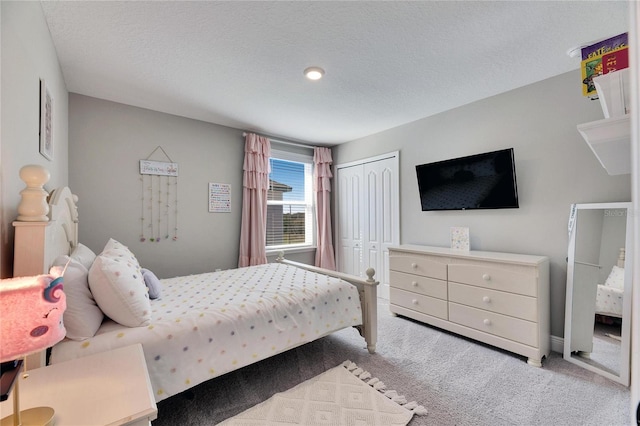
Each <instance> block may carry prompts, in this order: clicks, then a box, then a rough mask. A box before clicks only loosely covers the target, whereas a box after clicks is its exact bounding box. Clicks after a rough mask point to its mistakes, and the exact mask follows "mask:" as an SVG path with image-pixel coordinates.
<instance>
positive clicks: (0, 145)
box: [0, 1, 68, 278]
mask: <svg viewBox="0 0 640 426" xmlns="http://www.w3.org/2000/svg"><path fill="white" fill-rule="evenodd" d="M0 11H1V15H2V30H1V31H2V35H1V38H2V47H1V51H2V69H1V74H2V86H1V89H0V92H1V93H2V95H1V118H0V120H1V122H2V126H1V131H0V158H1V159H2V162H1V163H0V277H2V278H7V277H11V276H12V275H13V236H14V232H13V226H12V225H11V222H13V221H14V220H15V218H16V217H17V215H18V213H17V212H18V204H19V203H20V191H22V189H24V188H25V184H24V182H23V181H22V180H20V177H19V171H20V168H21V167H22V166H24V165H27V164H39V165H42V166H45V167H46V168H47V169H49V171H50V173H51V179H50V180H49V183H48V184H46V185H45V188H47V189H53V188H56V187H58V186H64V185H67V181H68V155H67V152H68V151H67V140H68V94H67V89H66V86H65V83H64V78H63V76H62V71H61V70H60V64H59V63H58V58H57V56H56V50H55V48H54V46H53V42H52V41H51V36H50V35H49V28H48V27H47V23H46V22H45V19H44V15H43V13H42V7H41V6H40V2H13V1H2V2H0ZM40 79H44V80H45V82H46V84H47V86H48V87H49V90H50V92H51V95H52V97H53V123H52V130H53V144H54V150H53V161H49V160H47V159H46V158H45V157H43V156H42V155H40V150H39V146H40V137H39V128H40V122H39V115H40V106H39V105H40V95H39V93H40Z"/></svg>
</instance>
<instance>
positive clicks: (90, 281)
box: [14, 187, 378, 401]
mask: <svg viewBox="0 0 640 426" xmlns="http://www.w3.org/2000/svg"><path fill="white" fill-rule="evenodd" d="M76 201H77V197H75V196H74V195H73V194H72V193H71V191H70V189H69V188H66V187H64V188H58V189H55V190H53V191H52V193H51V194H50V196H49V216H48V219H49V220H48V221H46V222H20V221H16V222H14V226H15V227H16V240H15V244H14V247H15V253H14V259H15V265H14V269H15V270H19V269H20V268H23V269H24V270H33V271H47V270H48V269H49V268H50V267H51V266H59V265H65V264H68V268H67V270H66V274H65V281H66V282H67V284H68V286H67V287H68V289H65V290H67V295H68V297H67V304H68V308H67V311H66V312H65V314H64V322H65V325H66V327H67V330H68V331H69V332H68V333H67V338H65V339H64V340H63V341H62V342H59V343H58V344H56V345H54V347H53V348H52V349H51V357H50V362H51V364H52V365H53V366H55V365H56V364H59V363H63V362H66V361H70V360H72V359H75V358H78V357H86V356H90V355H93V354H98V353H104V352H107V351H110V350H113V349H115V348H119V347H125V346H128V345H132V344H141V345H142V346H143V351H144V357H145V359H146V363H147V365H148V371H149V377H150V382H151V387H152V389H153V391H154V396H155V399H156V401H160V400H163V399H165V398H168V397H170V396H172V395H175V394H178V393H180V392H182V391H184V390H186V389H189V388H191V387H193V386H195V385H197V384H199V383H202V382H204V381H206V380H209V379H213V378H215V377H218V376H220V375H223V374H225V373H226V372H229V371H233V370H236V369H239V368H241V367H244V366H246V365H249V364H251V363H254V362H257V361H260V360H262V359H265V358H268V357H270V356H273V355H275V354H278V353H280V352H283V351H287V350H289V349H292V348H294V347H297V346H300V345H303V344H306V343H308V342H311V341H313V340H316V339H319V338H321V337H323V336H325V335H327V334H330V333H333V332H335V331H337V330H341V329H343V328H347V327H351V326H353V327H354V328H356V329H357V330H358V331H359V332H360V334H361V335H362V336H363V337H364V338H365V341H366V345H367V349H368V350H369V352H371V353H373V352H374V351H375V345H376V340H375V339H376V326H377V325H376V321H377V305H376V303H375V301H376V294H377V285H378V282H377V281H375V280H374V279H373V270H370V271H368V272H369V274H368V278H367V279H362V278H359V277H357V276H352V275H348V274H342V273H338V272H335V271H329V270H325V269H322V268H316V267H313V266H310V265H303V264H297V263H295V262H288V261H287V260H284V259H281V260H280V262H279V263H271V264H265V265H258V266H252V267H246V268H238V269H229V270H225V271H217V272H210V273H203V274H198V275H186V276H182V277H174V278H170V279H162V280H155V281H154V282H148V281H149V280H148V279H146V278H150V277H151V275H150V274H149V272H150V271H149V270H148V269H147V271H146V272H147V273H146V274H145V271H144V270H143V268H142V266H141V265H140V263H139V262H138V260H137V259H136V257H135V255H134V254H133V253H132V252H131V250H129V249H128V247H127V246H125V245H124V244H122V243H120V242H118V241H116V240H114V239H110V241H108V242H107V244H106V245H105V246H104V249H103V250H102V252H100V253H99V254H97V255H96V254H95V253H94V252H92V251H91V250H90V249H89V248H88V247H86V246H84V245H82V244H80V243H79V242H78V232H77V231H78V212H77V208H76ZM27 225H28V226H27ZM116 258H117V259H121V260H122V259H126V262H115V259H116ZM145 275H146V276H145ZM151 281H153V280H151ZM149 287H153V296H154V297H155V296H158V297H157V298H155V299H150V298H149V296H151V295H150V294H148V293H147V288H149ZM124 294H126V295H127V297H126V298H125V297H122V296H123V295H124ZM187 306H188V308H187ZM67 314H69V315H67ZM105 314H106V315H105ZM107 317H108V318H107ZM38 365H44V357H43V356H41V357H40V364H38Z"/></svg>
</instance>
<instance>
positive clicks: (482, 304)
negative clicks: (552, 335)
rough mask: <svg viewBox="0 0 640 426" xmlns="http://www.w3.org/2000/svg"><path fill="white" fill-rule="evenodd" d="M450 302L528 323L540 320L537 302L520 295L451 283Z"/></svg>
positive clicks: (532, 298)
mask: <svg viewBox="0 0 640 426" xmlns="http://www.w3.org/2000/svg"><path fill="white" fill-rule="evenodd" d="M449 301H450V302H455V303H459V304H461V305H467V306H472V307H474V308H478V309H485V310H487V311H491V312H497V313H500V314H504V315H508V316H512V317H516V318H522V319H524V320H527V321H533V322H537V318H538V302H537V300H536V299H535V298H534V297H529V296H523V295H520V294H514V293H507V292H504V291H496V290H491V289H488V288H483V287H476V286H471V285H466V284H458V283H452V282H450V283H449Z"/></svg>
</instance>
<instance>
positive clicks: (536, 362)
mask: <svg viewBox="0 0 640 426" xmlns="http://www.w3.org/2000/svg"><path fill="white" fill-rule="evenodd" d="M527 364H529V365H533V366H534V367H542V359H535V358H529V359H527Z"/></svg>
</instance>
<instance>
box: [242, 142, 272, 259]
mask: <svg viewBox="0 0 640 426" xmlns="http://www.w3.org/2000/svg"><path fill="white" fill-rule="evenodd" d="M270 156H271V143H270V142H269V139H267V138H265V137H263V136H258V135H256V134H253V133H250V134H248V135H247V137H246V139H245V145H244V165H243V167H242V169H243V170H244V172H243V177H242V226H241V228H240V256H239V259H238V267H239V268H241V267H244V266H251V265H261V264H263V263H267V251H266V248H265V246H266V242H267V231H266V228H267V190H268V189H269V157H270Z"/></svg>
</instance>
